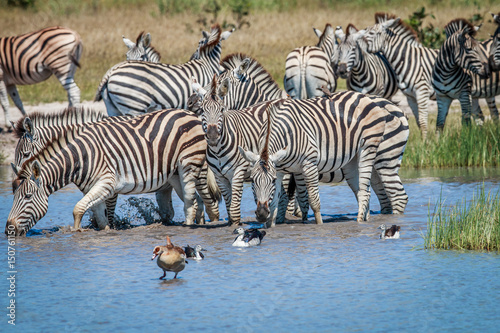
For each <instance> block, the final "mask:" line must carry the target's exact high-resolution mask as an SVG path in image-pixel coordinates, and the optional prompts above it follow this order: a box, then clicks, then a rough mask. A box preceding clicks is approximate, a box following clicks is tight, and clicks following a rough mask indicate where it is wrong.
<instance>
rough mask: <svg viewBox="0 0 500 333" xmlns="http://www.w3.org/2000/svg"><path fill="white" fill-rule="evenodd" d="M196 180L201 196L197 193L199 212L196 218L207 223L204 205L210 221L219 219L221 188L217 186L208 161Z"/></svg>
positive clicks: (199, 221)
mask: <svg viewBox="0 0 500 333" xmlns="http://www.w3.org/2000/svg"><path fill="white" fill-rule="evenodd" d="M195 181H196V190H197V191H198V194H199V196H198V195H197V198H196V200H197V201H198V212H197V218H196V220H197V221H198V223H201V224H204V223H205V213H204V211H203V206H205V210H206V211H207V214H208V218H209V219H210V221H218V220H219V200H220V190H219V187H218V186H217V181H216V179H215V175H214V173H213V172H212V170H211V169H209V167H208V164H207V163H205V164H204V165H203V166H202V168H201V169H200V172H199V174H198V177H196V180H195ZM200 196H201V198H200ZM200 207H201V211H200Z"/></svg>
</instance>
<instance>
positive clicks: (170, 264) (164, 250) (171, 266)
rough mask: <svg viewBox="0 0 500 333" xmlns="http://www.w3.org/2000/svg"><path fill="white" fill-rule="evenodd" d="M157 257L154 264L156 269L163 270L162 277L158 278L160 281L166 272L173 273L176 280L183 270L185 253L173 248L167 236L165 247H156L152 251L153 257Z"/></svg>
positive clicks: (180, 249)
mask: <svg viewBox="0 0 500 333" xmlns="http://www.w3.org/2000/svg"><path fill="white" fill-rule="evenodd" d="M156 257H158V259H156V263H157V264H158V267H160V268H161V269H163V276H160V280H161V279H163V278H165V276H166V275H167V271H168V272H175V276H174V279H176V278H177V274H178V273H179V272H180V271H182V270H183V269H184V267H185V266H186V264H187V263H188V262H187V261H186V253H185V252H184V250H183V249H182V248H180V247H178V246H174V244H172V242H171V241H170V237H169V236H167V246H157V247H155V248H154V249H153V257H152V258H151V260H153V259H154V258H156Z"/></svg>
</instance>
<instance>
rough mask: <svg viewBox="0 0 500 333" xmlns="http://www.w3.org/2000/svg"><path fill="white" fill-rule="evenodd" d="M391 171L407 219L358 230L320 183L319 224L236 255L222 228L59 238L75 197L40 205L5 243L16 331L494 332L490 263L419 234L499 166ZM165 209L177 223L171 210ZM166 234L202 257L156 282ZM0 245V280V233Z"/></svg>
mask: <svg viewBox="0 0 500 333" xmlns="http://www.w3.org/2000/svg"><path fill="white" fill-rule="evenodd" d="M402 174H403V178H404V183H405V187H406V189H407V192H408V195H409V197H410V202H409V204H408V207H407V211H406V214H405V215H402V216H387V215H380V214H377V213H376V211H377V210H378V209H379V208H378V203H377V202H376V200H372V204H371V205H372V207H371V208H372V210H373V211H374V213H372V215H371V219H370V221H369V222H368V223H362V224H358V223H357V222H355V221H354V218H355V212H356V210H357V208H356V203H355V200H354V197H353V195H352V193H351V192H350V190H349V188H348V187H347V186H345V185H339V186H327V185H322V186H321V200H322V211H323V213H324V214H325V216H324V218H325V221H326V222H329V223H325V224H324V225H322V226H316V225H304V224H302V223H293V224H286V225H279V226H277V227H276V228H274V229H271V230H268V235H267V236H266V237H265V238H264V241H263V244H262V245H261V246H259V247H255V248H248V249H239V248H233V247H232V246H231V242H232V240H233V238H234V237H233V235H232V234H231V232H232V228H228V227H223V226H222V227H221V226H220V227H206V228H202V227H200V228H189V227H183V226H169V227H166V226H158V225H149V226H144V225H143V226H139V227H136V228H133V229H129V230H123V231H109V232H95V231H89V232H83V233H71V232H69V231H67V226H69V225H72V223H73V222H72V209H73V205H74V204H75V203H76V201H77V200H78V199H79V198H81V196H82V195H81V194H80V193H79V192H78V191H77V190H76V189H75V188H74V187H68V188H66V189H64V190H62V191H59V192H58V193H56V194H54V195H53V196H52V197H51V198H50V204H49V212H48V213H47V215H46V217H45V218H44V219H42V220H41V221H40V222H39V223H38V224H37V225H36V226H35V229H36V230H34V231H33V232H31V233H30V236H29V237H26V238H20V239H18V240H17V244H16V246H15V248H16V270H17V273H16V284H15V288H16V297H15V300H16V331H21V330H22V331H23V332H31V331H33V332H35V331H36V332H39V331H44V332H59V331H68V332H75V331H83V332H91V331H95V330H106V331H111V330H114V331H137V330H144V331H146V330H147V331H150V332H166V331H168V332H170V331H172V332H179V331H188V330H189V331H215V330H218V331H219V330H221V329H222V330H227V331H229V330H230V331H236V332H247V331H249V332H253V331H255V332H261V331H270V330H274V331H276V332H283V331H314V332H321V331H330V332H331V331H355V330H356V331H383V332H385V331H422V332H428V331H438V330H439V331H443V330H444V331H456V330H459V331H497V330H498V327H500V315H499V312H498V304H500V280H499V279H498V277H499V276H500V258H499V257H498V255H497V254H488V253H480V252H459V251H427V250H423V249H422V246H423V240H422V237H421V234H422V233H424V232H425V228H426V222H427V214H428V210H429V207H430V209H431V210H432V207H433V205H434V203H435V202H436V201H437V199H438V197H439V195H440V193H442V194H441V195H442V197H443V198H446V202H447V203H450V204H451V203H455V202H457V201H458V200H460V199H461V198H463V197H467V198H470V197H471V196H472V194H473V192H474V189H475V188H476V187H477V186H478V184H480V183H482V182H485V185H486V187H487V188H488V189H489V188H492V189H495V190H496V189H498V184H499V181H500V170H481V171H477V170H476V171H467V170H447V171H438V172H436V171H425V172H421V171H420V172H418V171H414V172H403V173H402ZM10 177H11V174H10V169H8V168H2V169H0V217H1V218H2V221H5V220H6V218H7V215H8V213H9V211H10V207H11V204H12V195H11V194H10V191H11V190H10ZM141 199H153V196H152V195H149V196H142V197H141ZM125 200H126V198H125V197H122V198H120V199H119V204H118V205H119V206H120V208H119V212H118V213H119V214H120V215H121V216H125V215H126V216H130V217H131V218H132V219H134V216H136V215H135V214H136V213H135V212H134V209H133V208H131V207H129V206H128V205H127V204H126V201H125ZM243 202H244V205H243V209H242V210H243V216H245V217H247V219H248V220H251V217H252V216H253V210H254V204H253V200H252V199H251V194H250V188H249V187H248V186H247V187H246V188H245V196H244V199H243ZM429 203H430V206H429ZM174 206H175V209H176V220H178V221H182V219H183V214H182V206H181V203H180V201H178V200H177V199H176V200H175V201H174ZM335 214H337V215H335ZM221 215H222V216H224V217H225V216H226V213H225V210H224V209H222V213H221ZM134 223H136V224H141V223H144V222H143V221H140V218H136V219H135V222H134ZM381 223H385V224H389V225H390V224H398V225H400V226H401V229H402V231H401V239H399V240H386V241H381V240H380V239H378V231H377V229H376V227H377V226H378V225H379V224H381ZM220 224H222V223H219V225H220ZM56 226H62V228H60V229H59V230H58V231H54V230H56V229H55V228H54V227H56ZM209 226H210V225H209ZM2 230H3V224H2ZM167 234H170V235H171V236H172V240H173V242H174V243H175V244H177V245H186V244H190V245H192V246H194V245H195V244H198V243H199V244H202V245H203V246H204V247H205V248H206V249H208V252H206V253H205V254H206V258H205V260H203V261H201V262H195V261H190V262H189V264H188V265H187V267H186V269H185V270H184V271H182V272H180V273H179V277H180V278H178V279H176V280H172V279H171V278H172V277H173V273H168V275H167V277H168V279H167V280H164V281H161V280H158V277H159V276H161V275H162V273H163V272H162V271H161V270H160V269H159V268H158V267H157V266H156V263H155V262H153V261H151V260H150V258H151V254H152V249H153V247H154V246H155V245H161V244H164V243H165V236H166V235H167ZM0 248H2V249H3V250H2V253H3V255H2V257H1V258H3V259H1V260H0V263H1V264H0V267H1V268H0V270H1V271H2V277H3V276H5V275H6V272H7V271H8V266H7V254H6V252H7V239H6V238H5V237H0ZM8 289H9V285H8V284H7V282H6V279H5V278H2V279H1V282H0V294H1V295H2V296H1V297H0V300H1V301H0V302H1V303H0V308H2V309H4V310H1V311H0V312H2V311H3V313H1V316H0V318H3V319H1V323H0V327H1V328H2V331H5V330H4V329H9V328H10V329H12V327H10V326H9V325H8V324H7V320H8V317H7V316H6V314H7V309H6V307H7V306H8V304H9V303H8V302H9V299H11V298H9V297H7V292H8Z"/></svg>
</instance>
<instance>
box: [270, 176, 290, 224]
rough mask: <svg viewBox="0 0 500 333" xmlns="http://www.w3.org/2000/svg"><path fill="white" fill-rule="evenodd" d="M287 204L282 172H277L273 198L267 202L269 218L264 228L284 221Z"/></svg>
mask: <svg viewBox="0 0 500 333" xmlns="http://www.w3.org/2000/svg"><path fill="white" fill-rule="evenodd" d="M287 204H288V194H287V193H286V192H285V190H284V187H283V174H282V173H280V172H279V173H277V179H276V192H275V194H274V197H273V200H272V201H271V203H270V204H269V210H270V214H269V219H268V220H267V221H266V228H269V227H274V226H276V223H284V222H285V215H286V207H287Z"/></svg>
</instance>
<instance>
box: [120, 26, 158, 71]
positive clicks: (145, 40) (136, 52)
mask: <svg viewBox="0 0 500 333" xmlns="http://www.w3.org/2000/svg"><path fill="white" fill-rule="evenodd" d="M122 40H123V43H125V45H126V46H127V48H128V51H127V54H126V55H127V60H141V61H149V62H155V63H156V62H160V60H161V54H160V52H158V51H156V49H155V48H154V47H153V46H151V34H150V33H149V32H148V33H147V34H146V33H144V31H142V32H141V33H140V34H139V36H137V40H136V42H135V43H134V42H132V41H131V40H130V39H128V38H125V36H122Z"/></svg>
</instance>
